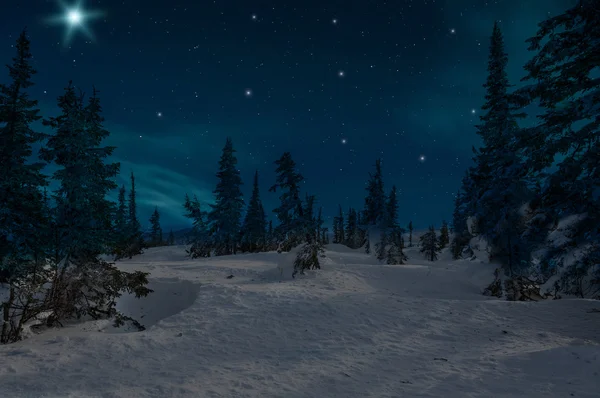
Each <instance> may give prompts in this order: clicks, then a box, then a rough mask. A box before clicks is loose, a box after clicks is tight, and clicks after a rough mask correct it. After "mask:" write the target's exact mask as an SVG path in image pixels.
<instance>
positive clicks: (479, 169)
mask: <svg viewBox="0 0 600 398" xmlns="http://www.w3.org/2000/svg"><path fill="white" fill-rule="evenodd" d="M507 63H508V56H507V54H506V53H505V50H504V39H503V37H502V32H501V30H500V26H499V24H498V23H497V22H496V23H494V28H493V32H492V36H491V40H490V55H489V61H488V77H487V80H486V83H485V84H484V87H485V89H486V95H485V100H486V101H485V103H484V105H483V107H482V109H483V111H484V114H483V115H482V116H481V117H480V119H481V123H480V124H479V125H477V126H476V128H477V134H478V135H479V136H480V137H481V139H482V141H483V145H482V147H481V148H479V150H478V151H476V153H475V157H474V161H475V168H474V169H473V171H472V173H471V177H472V181H473V184H474V187H473V189H474V191H475V195H474V196H472V197H470V200H471V201H472V202H473V204H472V205H471V207H472V208H474V209H475V215H476V217H477V227H478V231H479V233H480V234H481V235H482V236H483V237H485V238H486V240H487V241H488V242H489V243H490V244H491V247H492V250H493V252H492V253H493V255H495V256H506V260H508V267H509V268H511V269H512V267H513V264H511V259H512V258H513V250H514V249H513V243H511V241H512V242H514V241H516V240H517V239H518V236H519V231H517V230H516V229H515V226H516V224H517V219H518V218H519V215H518V214H517V212H518V210H519V208H520V207H521V205H522V204H523V203H525V202H526V200H527V198H528V192H527V189H526V185H525V183H524V170H525V168H524V167H523V159H522V157H521V154H522V152H521V151H520V150H519V149H518V148H517V147H516V146H515V145H516V143H517V140H516V138H517V137H518V136H519V127H518V125H517V118H518V117H520V116H522V115H517V114H516V112H515V111H514V100H513V98H512V97H511V95H509V93H508V89H509V87H510V85H509V82H508V77H507V72H506V67H507Z"/></svg>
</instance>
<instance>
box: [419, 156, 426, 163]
mask: <svg viewBox="0 0 600 398" xmlns="http://www.w3.org/2000/svg"><path fill="white" fill-rule="evenodd" d="M419 160H420V161H421V163H423V162H424V161H425V155H421V156H419Z"/></svg>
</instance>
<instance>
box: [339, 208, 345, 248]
mask: <svg viewBox="0 0 600 398" xmlns="http://www.w3.org/2000/svg"><path fill="white" fill-rule="evenodd" d="M337 222H338V226H337V231H338V243H341V244H344V243H345V242H346V233H345V231H344V228H345V225H344V212H343V211H342V205H338V216H337Z"/></svg>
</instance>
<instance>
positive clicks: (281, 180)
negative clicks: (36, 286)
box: [269, 152, 305, 251]
mask: <svg viewBox="0 0 600 398" xmlns="http://www.w3.org/2000/svg"><path fill="white" fill-rule="evenodd" d="M275 164H276V165H277V169H276V170H275V172H276V173H277V179H276V183H275V184H274V185H273V186H272V187H271V188H270V189H269V191H270V192H276V191H277V190H281V195H280V196H279V200H280V204H279V206H278V207H277V208H275V209H274V210H273V212H274V213H275V214H276V215H277V219H278V220H279V225H278V226H277V227H276V228H275V235H276V238H277V240H278V242H279V244H280V245H281V247H280V249H281V250H282V251H289V250H290V249H291V248H293V247H294V246H296V245H297V244H299V243H300V242H301V241H302V240H304V238H305V236H303V232H304V229H305V225H304V221H305V220H304V214H303V207H302V200H301V199H300V183H301V182H302V181H304V177H302V175H301V174H300V173H298V172H297V171H296V163H295V162H294V160H293V159H292V155H291V154H290V153H289V152H285V153H284V154H283V155H282V156H281V158H279V159H278V160H277V161H275Z"/></svg>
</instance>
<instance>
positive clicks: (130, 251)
mask: <svg viewBox="0 0 600 398" xmlns="http://www.w3.org/2000/svg"><path fill="white" fill-rule="evenodd" d="M130 180H131V190H130V191H129V203H128V215H127V237H128V245H127V249H126V250H125V253H124V254H125V256H127V257H129V258H132V257H133V256H135V255H138V254H141V253H142V249H143V248H144V239H143V236H142V235H143V234H142V225H141V224H140V221H139V219H138V216H137V202H136V195H137V191H136V190H135V176H134V175H133V171H132V172H131V176H130Z"/></svg>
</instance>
